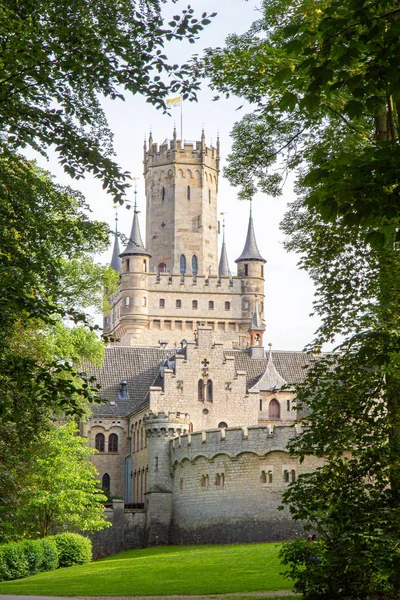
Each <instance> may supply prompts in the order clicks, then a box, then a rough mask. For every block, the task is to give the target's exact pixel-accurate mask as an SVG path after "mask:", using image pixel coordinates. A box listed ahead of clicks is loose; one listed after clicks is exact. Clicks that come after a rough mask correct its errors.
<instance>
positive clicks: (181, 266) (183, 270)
mask: <svg viewBox="0 0 400 600" xmlns="http://www.w3.org/2000/svg"><path fill="white" fill-rule="evenodd" d="M179 269H180V272H181V275H184V274H185V273H186V256H185V255H184V254H181V257H180V259H179Z"/></svg>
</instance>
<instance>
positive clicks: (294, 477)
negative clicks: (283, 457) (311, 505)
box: [290, 469, 296, 481]
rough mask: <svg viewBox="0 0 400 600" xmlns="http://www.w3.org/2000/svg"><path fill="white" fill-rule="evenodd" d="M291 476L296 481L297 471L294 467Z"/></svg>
mask: <svg viewBox="0 0 400 600" xmlns="http://www.w3.org/2000/svg"><path fill="white" fill-rule="evenodd" d="M290 478H291V480H292V481H296V471H295V470H294V469H292V470H291V471H290Z"/></svg>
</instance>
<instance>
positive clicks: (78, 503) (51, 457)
mask: <svg viewBox="0 0 400 600" xmlns="http://www.w3.org/2000/svg"><path fill="white" fill-rule="evenodd" d="M86 443H87V440H86V439H85V438H82V437H80V436H78V435H77V429H76V425H75V424H74V423H73V422H70V423H68V424H66V425H61V426H57V427H55V426H52V427H50V428H49V430H48V431H47V432H46V433H45V434H44V435H42V436H41V438H40V441H39V440H38V441H36V442H35V444H34V445H33V444H32V446H31V451H32V457H31V459H30V460H29V471H27V472H25V474H24V480H23V481H21V482H20V485H21V492H20V494H19V502H18V504H17V506H16V509H15V511H14V515H13V516H14V518H13V521H12V522H10V523H9V528H11V532H10V537H13V538H14V539H15V538H17V537H20V536H21V535H23V537H32V538H37V537H45V536H47V535H50V534H52V533H58V532H60V531H66V530H67V531H73V532H80V531H98V530H99V529H104V527H107V526H108V524H107V522H106V521H105V520H104V516H103V512H104V502H105V500H106V497H105V496H104V494H103V492H102V491H101V489H100V487H99V482H98V481H97V480H96V474H97V472H96V468H95V467H94V465H93V464H92V463H91V462H90V461H89V460H87V459H88V458H89V456H90V455H91V454H93V452H94V450H92V449H91V448H89V447H88V446H87V445H86Z"/></svg>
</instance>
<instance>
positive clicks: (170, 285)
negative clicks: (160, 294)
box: [149, 273, 242, 294]
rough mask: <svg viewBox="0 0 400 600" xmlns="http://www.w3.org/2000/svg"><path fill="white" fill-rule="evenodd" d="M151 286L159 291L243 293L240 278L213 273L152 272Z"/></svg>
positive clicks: (150, 276) (150, 277)
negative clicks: (209, 274)
mask: <svg viewBox="0 0 400 600" xmlns="http://www.w3.org/2000/svg"><path fill="white" fill-rule="evenodd" d="M149 288H150V289H152V290H155V289H156V290H158V291H163V290H165V291H172V290H176V291H181V290H182V289H183V290H185V291H189V292H195V293H196V292H198V291H204V292H206V293H210V292H211V291H212V292H213V293H217V294H218V293H226V294H232V293H237V294H240V293H242V285H241V282H240V280H239V279H237V278H232V279H231V278H230V277H217V276H216V275H211V276H210V277H207V276H206V275H191V274H189V273H188V274H185V275H180V274H179V273H178V274H177V273H174V274H170V273H150V274H149Z"/></svg>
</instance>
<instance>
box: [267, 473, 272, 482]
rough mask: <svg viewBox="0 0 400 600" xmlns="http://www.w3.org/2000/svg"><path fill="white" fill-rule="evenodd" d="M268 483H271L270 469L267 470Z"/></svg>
mask: <svg viewBox="0 0 400 600" xmlns="http://www.w3.org/2000/svg"><path fill="white" fill-rule="evenodd" d="M268 483H272V471H268Z"/></svg>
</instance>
